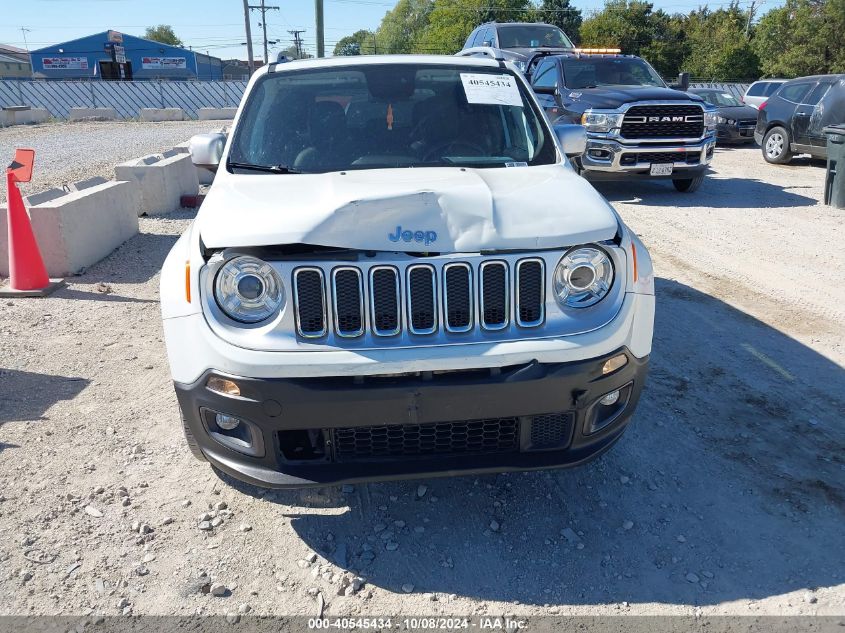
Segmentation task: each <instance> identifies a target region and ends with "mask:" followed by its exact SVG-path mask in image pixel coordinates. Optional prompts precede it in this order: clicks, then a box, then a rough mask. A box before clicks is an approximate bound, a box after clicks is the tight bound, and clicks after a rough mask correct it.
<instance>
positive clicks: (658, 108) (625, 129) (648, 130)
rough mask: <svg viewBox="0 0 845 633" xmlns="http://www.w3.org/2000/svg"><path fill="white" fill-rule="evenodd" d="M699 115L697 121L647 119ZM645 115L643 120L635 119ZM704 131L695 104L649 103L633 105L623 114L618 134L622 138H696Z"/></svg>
mask: <svg viewBox="0 0 845 633" xmlns="http://www.w3.org/2000/svg"><path fill="white" fill-rule="evenodd" d="M679 116H683V117H687V116H697V117H701V118H699V119H698V120H697V121H691V122H685V121H649V119H650V118H653V117H660V118H663V117H679ZM637 117H645V122H640V121H641V120H640V121H636V120H635V119H636V118H637ZM703 132H704V115H703V111H702V109H701V107H700V106H697V105H651V106H645V105H642V106H633V107H632V108H630V109H629V110H628V112H627V113H626V114H625V119H624V121H623V122H622V129H621V130H620V134H621V135H622V136H623V137H624V138H668V137H673V136H677V137H689V138H693V137H694V138H698V137H699V136H701V134H702V133H703Z"/></svg>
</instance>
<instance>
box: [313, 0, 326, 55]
mask: <svg viewBox="0 0 845 633" xmlns="http://www.w3.org/2000/svg"><path fill="white" fill-rule="evenodd" d="M314 15H315V17H316V18H317V57H325V56H326V46H325V34H324V33H323V31H324V29H323V0H314Z"/></svg>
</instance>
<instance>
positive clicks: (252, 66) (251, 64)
mask: <svg viewBox="0 0 845 633" xmlns="http://www.w3.org/2000/svg"><path fill="white" fill-rule="evenodd" d="M244 22H246V54H247V58H248V59H249V62H248V64H249V74H250V75H252V71H253V70H254V69H255V61H254V60H253V57H252V28H251V27H250V26H249V0H244Z"/></svg>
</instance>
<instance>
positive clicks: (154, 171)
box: [114, 154, 199, 215]
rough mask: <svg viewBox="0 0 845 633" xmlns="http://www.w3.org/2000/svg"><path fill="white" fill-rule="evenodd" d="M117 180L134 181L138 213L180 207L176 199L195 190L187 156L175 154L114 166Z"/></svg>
mask: <svg viewBox="0 0 845 633" xmlns="http://www.w3.org/2000/svg"><path fill="white" fill-rule="evenodd" d="M114 175H115V178H116V179H117V180H127V181H130V182H135V183H137V184H138V186H139V188H140V190H141V205H140V207H139V208H138V215H143V214H145V213H146V214H151V213H170V212H172V211H175V210H177V209H179V208H180V205H179V199H180V198H181V197H182V196H186V195H196V194H197V193H198V192H199V179H198V178H197V170H196V167H194V164H193V163H192V162H191V157H190V156H187V155H185V154H176V155H173V156H169V157H164V156H160V155H153V156H144V157H143V158H137V159H135V160H130V161H127V162H125V163H121V164H120V165H117V166H116V167H115V168H114Z"/></svg>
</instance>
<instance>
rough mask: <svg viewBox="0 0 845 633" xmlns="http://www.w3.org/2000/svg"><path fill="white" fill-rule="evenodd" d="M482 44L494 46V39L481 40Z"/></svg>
mask: <svg viewBox="0 0 845 633" xmlns="http://www.w3.org/2000/svg"><path fill="white" fill-rule="evenodd" d="M481 45H482V46H493V40H484V41H483V42H481Z"/></svg>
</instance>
